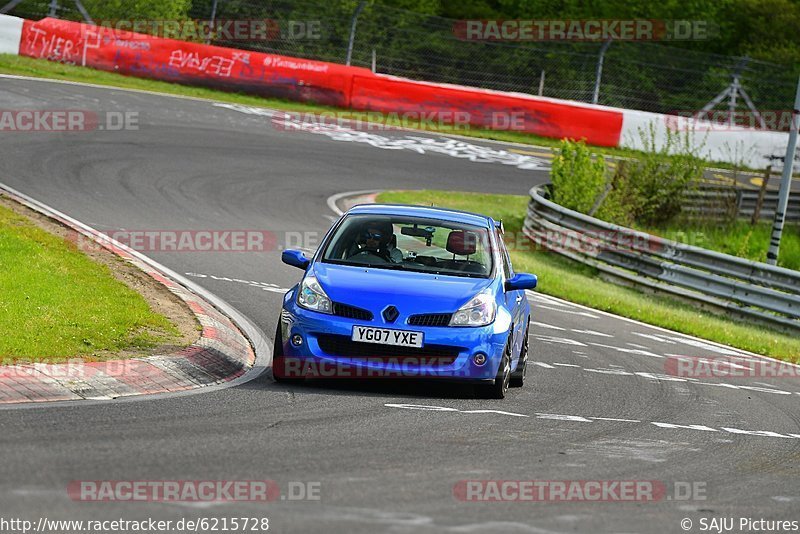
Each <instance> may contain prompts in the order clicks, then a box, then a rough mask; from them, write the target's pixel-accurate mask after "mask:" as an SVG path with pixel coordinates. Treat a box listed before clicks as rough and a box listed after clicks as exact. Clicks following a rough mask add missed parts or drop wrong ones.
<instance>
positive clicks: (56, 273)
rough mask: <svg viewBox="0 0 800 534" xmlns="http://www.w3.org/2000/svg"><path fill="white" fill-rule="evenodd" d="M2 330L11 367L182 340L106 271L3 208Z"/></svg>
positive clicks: (0, 351)
mask: <svg viewBox="0 0 800 534" xmlns="http://www.w3.org/2000/svg"><path fill="white" fill-rule="evenodd" d="M0 332H2V335H0V359H3V360H4V361H5V362H8V361H9V360H14V361H19V360H25V361H48V362H55V361H63V360H66V359H69V358H73V357H84V358H86V359H102V358H103V357H107V356H108V354H107V352H108V351H111V352H118V351H123V350H141V349H146V348H149V347H152V346H154V345H155V344H157V343H160V342H167V341H174V340H176V339H178V331H177V329H176V328H175V327H174V326H173V325H172V324H171V323H170V322H169V321H168V320H167V319H166V318H165V317H163V316H161V315H157V314H155V313H153V312H152V311H151V309H150V307H149V305H148V303H147V302H146V301H145V300H144V298H143V297H142V296H141V295H139V294H138V293H136V292H135V291H133V290H131V289H129V288H128V287H127V286H126V285H125V284H123V283H122V282H120V281H118V280H117V279H115V278H114V277H113V275H112V274H111V272H110V270H109V268H108V267H107V266H105V265H101V264H99V263H96V262H94V261H92V260H91V259H89V258H88V257H87V256H86V255H84V254H83V253H82V252H80V251H78V250H77V249H76V247H75V245H74V244H72V243H69V242H68V241H65V240H63V239H61V238H60V237H58V236H55V235H52V234H49V233H47V232H45V231H44V230H42V229H40V228H38V227H37V226H35V225H34V224H33V223H32V222H31V221H30V220H29V219H27V218H25V217H23V216H21V215H18V214H16V213H14V212H13V211H11V210H9V209H8V208H5V207H3V206H0ZM98 353H99V354H98Z"/></svg>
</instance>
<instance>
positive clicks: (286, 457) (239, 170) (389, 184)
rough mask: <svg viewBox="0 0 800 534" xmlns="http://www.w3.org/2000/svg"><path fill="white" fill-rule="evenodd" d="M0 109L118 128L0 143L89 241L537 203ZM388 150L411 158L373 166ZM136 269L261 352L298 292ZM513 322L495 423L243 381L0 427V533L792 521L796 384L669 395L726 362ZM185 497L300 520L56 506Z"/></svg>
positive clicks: (253, 140)
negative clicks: (67, 526)
mask: <svg viewBox="0 0 800 534" xmlns="http://www.w3.org/2000/svg"><path fill="white" fill-rule="evenodd" d="M0 107H2V108H5V109H90V110H96V111H99V112H103V111H136V112H138V113H139V129H138V130H133V131H116V132H109V131H94V132H81V133H14V132H3V133H0V147H2V149H1V151H2V152H1V153H2V157H0V181H2V182H4V183H6V184H8V185H9V186H11V187H14V188H16V189H18V190H20V191H22V192H23V193H25V194H28V195H30V196H32V197H34V198H36V199H38V200H40V201H42V202H44V203H47V204H49V205H50V206H52V207H54V208H56V209H58V210H61V211H63V212H65V213H67V214H68V215H70V216H72V217H74V218H76V219H78V220H80V221H82V222H84V223H86V224H89V225H91V226H93V227H95V228H97V229H100V230H114V229H129V230H130V229H164V230H176V229H179V230H190V229H203V230H207V229H260V230H268V231H271V232H275V233H277V234H278V235H279V236H282V235H286V234H283V232H295V233H296V232H312V233H314V232H322V231H324V230H325V229H327V227H328V226H329V225H330V223H331V221H332V218H333V217H334V214H333V213H332V212H331V211H330V209H329V208H328V206H327V204H326V199H327V198H328V197H329V196H330V195H333V194H336V193H339V192H343V191H353V190H379V189H389V188H407V189H417V188H439V189H452V190H463V191H485V192H500V193H516V194H524V193H525V192H526V191H527V190H528V189H529V188H530V187H531V186H532V185H534V184H536V183H541V182H543V181H544V180H545V179H546V168H545V167H546V163H544V165H545V167H542V166H540V165H539V163H537V161H535V160H530V161H527V162H523V163H522V164H523V166H525V165H526V164H528V165H529V166H530V167H532V168H519V167H518V166H517V165H510V164H503V163H500V162H478V161H470V160H469V159H464V158H457V157H453V156H452V155H448V154H442V153H430V152H429V151H424V150H421V149H420V148H419V147H418V146H416V145H418V144H419V143H422V144H425V143H426V142H425V141H419V140H416V141H415V140H413V139H411V140H409V139H408V136H409V135H413V136H414V137H422V138H431V139H432V138H433V136H431V135H427V134H408V133H403V132H399V133H395V134H392V135H386V136H385V137H388V138H391V139H390V140H389V141H385V140H384V141H380V142H376V141H375V139H374V138H373V139H372V144H370V143H365V142H357V141H354V140H353V138H352V136H350V137H348V136H347V135H343V134H342V135H339V138H334V137H335V136H334V137H332V136H330V135H324V134H320V133H313V132H304V131H285V130H281V129H280V128H277V127H276V126H275V125H274V124H273V123H272V121H271V120H270V119H269V117H263V116H258V115H252V114H248V113H243V112H241V111H236V110H232V109H228V108H224V107H219V106H215V105H213V104H212V103H209V102H200V101H192V100H185V99H177V98H170V97H161V96H154V95H147V94H137V93H133V92H125V91H121V90H114V89H95V88H87V87H81V86H75V85H66V84H55V83H45V82H39V81H25V80H10V79H0ZM342 137H344V138H347V140H343V139H342ZM403 139H405V141H403ZM362 140H363V139H362ZM398 140H399V141H401V143H400V144H403V143H405V144H407V145H408V144H410V145H414V146H416V148H413V147H412V148H408V147H406V148H402V149H397V146H398V144H397V141H398ZM392 142H393V143H394V148H392V149H389V148H386V146H387V143H389V144H392ZM428 143H429V142H428ZM473 144H474V145H475V146H479V147H487V148H489V149H491V150H494V151H497V150H501V149H502V147H501V146H500V145H496V144H491V143H481V142H474V143H473ZM375 145H382V146H384V148H380V147H379V146H375ZM428 146H430V145H428ZM450 147H451V149H452V150H456V149H453V148H452V144H451V145H450ZM452 150H451V151H452ZM458 150H461V153H462V154H463V153H464V151H465V150H466V151H473V152H474V151H475V150H477V149H470V148H464V147H463V146H462V147H461V148H460V149H458ZM484 155H485V154H484ZM498 158H499V159H502V158H503V156H502V155H501V156H497V157H496V159H498ZM290 235H295V234H290ZM311 235H313V234H311ZM310 248H313V246H311V247H310ZM148 255H149V256H151V257H152V258H154V259H155V260H157V261H159V262H161V263H163V264H164V265H166V266H167V267H169V268H171V269H173V270H175V271H176V272H179V273H182V274H185V275H187V277H190V278H192V279H193V280H195V281H196V282H198V283H199V284H201V285H202V286H204V287H205V288H207V289H208V290H210V291H212V292H213V293H214V294H216V295H218V296H219V297H221V298H222V299H224V300H225V301H227V302H228V303H230V304H231V305H232V306H233V307H235V308H236V309H237V310H239V311H240V312H241V313H243V314H244V315H246V316H247V317H249V318H250V319H251V320H252V321H253V322H254V323H256V324H257V325H259V326H260V327H261V328H262V330H263V331H264V332H265V333H266V334H267V335H268V336H271V335H272V333H273V332H274V327H275V324H276V321H277V319H278V313H279V309H280V302H281V299H282V294H281V291H282V289H281V288H288V287H291V286H292V285H293V284H294V283H296V282H297V281H298V279H299V275H300V272H299V271H298V270H296V269H293V268H291V267H288V266H285V265H283V264H282V263H281V262H280V257H279V256H280V251H278V250H274V251H270V252H264V253H226V252H204V253H200V252H198V253H188V252H180V253H177V252H176V253H170V252H148ZM541 284H542V285H543V286H544V285H546V284H547V280H541ZM531 298H532V306H533V320H534V321H535V323H534V324H533V326H532V329H531V330H532V334H531V336H532V337H531V347H532V354H531V359H532V362H534V363H533V364H531V367H530V368H529V375H528V383H527V384H526V386H525V387H524V388H523V389H512V390H511V391H510V395H509V396H508V397H507V398H506V399H505V400H504V401H486V400H478V399H475V398H474V397H473V396H472V393H471V390H470V389H469V388H462V387H457V386H441V385H434V384H425V383H419V382H411V381H405V382H400V383H397V382H393V383H390V382H385V381H383V382H380V381H379V382H369V383H352V382H349V381H336V380H328V381H313V382H311V383H308V384H306V385H303V386H296V387H288V386H283V385H278V384H276V383H274V382H273V380H272V378H271V376H270V374H269V373H264V374H262V375H261V376H260V377H258V378H257V379H254V380H252V381H250V382H247V383H246V384H244V385H241V386H238V387H233V388H228V389H222V390H213V391H208V392H205V393H201V394H197V395H192V396H184V397H176V398H161V399H155V400H138V401H135V402H124V403H119V402H105V403H103V402H100V403H91V404H90V403H81V402H76V403H73V404H69V405H66V406H64V405H59V406H37V407H34V408H26V409H6V410H0V515H1V516H2V517H4V518H23V519H29V520H33V521H36V520H37V519H38V518H40V517H46V518H48V519H83V520H89V519H93V520H103V519H118V518H124V519H130V520H135V519H144V518H147V517H155V518H160V519H171V520H178V519H180V518H200V517H235V516H239V517H242V516H247V517H268V518H269V520H270V527H271V528H270V530H271V531H274V532H312V531H325V532H399V533H402V532H681V531H682V529H681V527H680V521H681V519H683V518H690V519H692V520H693V521H694V522H695V527H694V529H693V531H699V523H698V522H699V521H700V519H701V518H704V517H705V518H711V517H723V516H724V517H734V518H737V525H738V518H739V517H750V518H753V519H761V518H764V519H781V520H800V511H798V510H800V477H799V476H798V475H800V473H798V471H799V468H798V459H799V458H800V410H799V409H798V408H800V383H798V382H797V379H792V378H784V379H775V378H767V379H761V380H759V379H719V378H710V379H703V380H675V379H674V377H670V376H665V375H664V372H665V362H667V361H668V358H669V355H688V356H715V355H720V354H730V351H728V350H726V349H724V348H720V347H718V346H715V345H712V344H705V343H702V342H699V341H697V340H694V339H691V338H687V337H684V336H680V335H678V334H674V333H670V332H666V331H663V330H659V329H655V328H651V327H647V326H644V325H641V324H637V323H633V322H630V321H625V320H622V319H620V318H616V317H613V316H609V315H605V314H601V313H598V312H595V311H592V310H588V309H585V308H582V307H579V306H575V305H571V304H567V303H564V302H562V301H558V300H554V299H549V298H547V297H543V296H540V295H534V296H532V297H531ZM748 388H749V389H748ZM391 405H395V406H391ZM398 405H399V406H398ZM420 406H428V407H436V409H427V410H423V409H414V408H415V407H416V408H419V407H420ZM479 410H496V411H499V412H504V413H497V412H488V413H487V412H481V411H479ZM670 425H699V426H695V427H692V428H683V427H677V428H674V427H670ZM725 429H731V430H725ZM754 431H762V432H754ZM791 434H795V436H794V437H793V436H792V435H791ZM195 479H201V480H261V479H270V480H274V481H276V482H277V483H278V484H279V485H280V486H281V489H282V491H284V492H285V493H286V490H287V488H288V486H289V483H290V482H300V481H302V482H318V483H319V484H320V487H321V498H320V500H319V501H291V500H288V499H287V500H276V501H275V502H271V503H268V504H263V503H241V502H239V503H204V504H197V503H162V502H136V503H131V502H114V503H108V502H98V503H87V502H74V501H72V500H71V499H70V498H69V497H68V495H67V492H66V487H67V484H68V483H69V482H70V481H75V480H195ZM467 479H469V480H481V479H493V480H532V479H536V480H608V481H612V480H652V481H659V482H660V483H663V484H664V485H665V486H666V488H667V490H668V496H670V497H672V496H674V495H673V491H675V489H674V488H676V487H681V488H682V487H685V486H686V484H687V483H688V484H695V487H697V488H702V489H701V490H700V491H699V492H698V491H695V493H694V495H693V496H692V497H693V498H692V499H690V500H677V499H674V498H673V499H668V498H664V499H662V500H660V501H658V502H636V503H630V502H627V503H620V502H555V503H554V502H549V503H535V502H463V501H461V500H458V499H456V498H455V497H454V494H453V488H454V485H456V484H457V483H458V482H459V481H461V480H467ZM284 496H286V494H284ZM703 497H705V498H703Z"/></svg>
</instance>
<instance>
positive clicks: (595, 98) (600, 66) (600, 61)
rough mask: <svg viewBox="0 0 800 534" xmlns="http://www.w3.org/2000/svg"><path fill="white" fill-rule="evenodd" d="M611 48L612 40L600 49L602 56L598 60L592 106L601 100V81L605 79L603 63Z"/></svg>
mask: <svg viewBox="0 0 800 534" xmlns="http://www.w3.org/2000/svg"><path fill="white" fill-rule="evenodd" d="M609 46H611V39H609V40H608V41H606V42H605V43H603V46H601V47H600V55H599V56H598V58H597V73H596V75H595V79H594V94H593V95H592V104H597V102H598V100H600V80H601V79H602V78H603V61H604V60H605V57H606V51H607V50H608V47H609Z"/></svg>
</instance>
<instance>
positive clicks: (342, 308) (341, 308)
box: [333, 302, 372, 321]
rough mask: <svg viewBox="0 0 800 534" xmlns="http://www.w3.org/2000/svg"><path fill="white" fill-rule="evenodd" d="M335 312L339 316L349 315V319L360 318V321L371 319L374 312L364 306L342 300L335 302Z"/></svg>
mask: <svg viewBox="0 0 800 534" xmlns="http://www.w3.org/2000/svg"><path fill="white" fill-rule="evenodd" d="M333 314H334V315H338V316H339V317H347V318H348V319H358V320H359V321H371V320H372V312H371V311H369V310H365V309H363V308H356V307H355V306H350V305H347V304H342V303H341V302H334V303H333Z"/></svg>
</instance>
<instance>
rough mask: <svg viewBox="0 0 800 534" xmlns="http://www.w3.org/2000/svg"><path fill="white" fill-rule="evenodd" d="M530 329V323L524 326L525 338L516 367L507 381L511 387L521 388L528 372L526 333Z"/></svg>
mask: <svg viewBox="0 0 800 534" xmlns="http://www.w3.org/2000/svg"><path fill="white" fill-rule="evenodd" d="M530 329H531V327H530V324H529V325H528V326H527V327H525V340H524V341H523V342H522V350H521V351H520V353H519V363H518V364H517V369H516V370H515V371H514V372H513V373H511V381H510V382H509V385H510V386H511V387H512V388H521V387H522V386H524V385H525V377H526V376H527V373H528V350H529V347H528V333H529V332H530Z"/></svg>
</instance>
